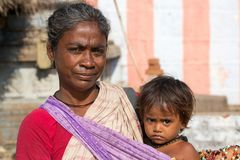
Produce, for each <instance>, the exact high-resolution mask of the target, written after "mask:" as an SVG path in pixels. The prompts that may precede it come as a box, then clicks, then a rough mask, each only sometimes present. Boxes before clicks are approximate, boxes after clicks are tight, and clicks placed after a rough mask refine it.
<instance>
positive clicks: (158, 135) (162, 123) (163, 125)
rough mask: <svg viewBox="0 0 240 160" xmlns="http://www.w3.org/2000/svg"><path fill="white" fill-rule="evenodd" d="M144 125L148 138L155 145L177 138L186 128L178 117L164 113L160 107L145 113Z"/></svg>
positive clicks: (167, 112)
mask: <svg viewBox="0 0 240 160" xmlns="http://www.w3.org/2000/svg"><path fill="white" fill-rule="evenodd" d="M143 125H144V130H145V133H146V135H147V137H148V138H149V139H150V140H151V141H152V142H153V143H155V144H164V143H166V142H168V141H170V140H172V139H174V138H176V137H177V136H178V134H179V132H180V130H181V129H183V128H184V126H183V125H182V123H181V122H180V119H179V116H178V115H176V114H173V113H172V112H169V111H164V112H163V111H161V110H160V107H159V106H152V107H151V108H150V110H149V111H148V112H145V113H144V115H143Z"/></svg>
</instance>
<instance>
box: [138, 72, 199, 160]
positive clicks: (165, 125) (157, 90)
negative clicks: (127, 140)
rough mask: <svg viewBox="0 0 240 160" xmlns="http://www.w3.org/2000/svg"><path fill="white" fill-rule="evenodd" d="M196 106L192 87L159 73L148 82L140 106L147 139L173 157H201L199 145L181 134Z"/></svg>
mask: <svg viewBox="0 0 240 160" xmlns="http://www.w3.org/2000/svg"><path fill="white" fill-rule="evenodd" d="M194 105H195V98H194V95H193V92H192V91H191V89H190V88H189V87H188V86H187V85H186V84H185V83H184V82H182V81H180V80H177V79H174V78H173V77H170V76H159V77H156V78H154V79H152V80H151V81H150V82H148V83H146V84H145V85H144V86H143V87H142V88H141V92H140V95H139V100H138V106H139V112H140V119H141V123H142V125H143V131H144V135H145V137H144V142H145V143H147V144H149V145H151V146H152V147H154V148H156V149H157V150H158V151H161V152H163V153H165V154H167V155H169V156H170V157H173V159H174V158H175V159H177V160H182V159H184V160H199V159H200V157H199V154H198V152H197V151H196V150H195V148H194V147H193V146H192V144H190V143H189V142H187V139H186V137H184V136H182V135H181V132H182V131H183V129H184V128H186V127H187V124H188V121H189V120H190V118H191V116H192V112H193V106H194Z"/></svg>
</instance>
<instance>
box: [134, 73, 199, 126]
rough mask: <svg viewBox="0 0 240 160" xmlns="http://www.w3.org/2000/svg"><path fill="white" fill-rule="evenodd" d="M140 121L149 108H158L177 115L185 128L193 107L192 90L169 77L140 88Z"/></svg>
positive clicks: (155, 80) (160, 77)
mask: <svg viewBox="0 0 240 160" xmlns="http://www.w3.org/2000/svg"><path fill="white" fill-rule="evenodd" d="M138 106H139V112H140V117H141V119H142V118H143V115H144V113H145V112H148V111H149V110H150V109H151V107H153V106H159V107H160V109H161V110H162V111H166V110H168V111H170V112H172V113H174V114H177V115H179V119H180V120H181V123H182V124H183V125H185V127H187V124H188V121H189V120H190V118H191V116H192V112H193V108H194V106H195V97H194V94H193V92H192V90H191V89H190V88H189V87H188V86H187V85H186V84H185V83H184V82H182V81H180V80H178V79H174V78H173V77H171V76H166V75H163V76H158V77H156V78H154V79H152V80H151V81H149V82H148V83H146V84H145V85H143V86H142V88H141V91H140V96H139V99H138Z"/></svg>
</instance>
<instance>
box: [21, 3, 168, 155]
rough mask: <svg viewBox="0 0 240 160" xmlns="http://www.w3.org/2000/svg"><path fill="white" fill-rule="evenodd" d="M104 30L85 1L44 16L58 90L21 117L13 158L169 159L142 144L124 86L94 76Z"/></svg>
mask: <svg viewBox="0 0 240 160" xmlns="http://www.w3.org/2000/svg"><path fill="white" fill-rule="evenodd" d="M109 31H110V25H109V23H108V21H107V19H106V18H105V17H104V16H103V15H102V13H101V12H100V11H99V10H98V9H95V8H93V7H91V6H89V5H87V4H85V3H77V4H71V5H67V6H64V7H62V8H59V9H58V10H56V11H55V12H54V13H53V14H52V15H51V16H50V17H49V19H48V44H47V52H48V56H49V58H50V60H51V61H52V63H53V65H54V66H55V68H56V70H57V73H58V76H59V82H60V83H59V84H60V85H59V90H57V91H56V92H55V93H54V95H53V96H50V97H49V98H48V99H47V101H46V102H45V103H44V104H43V105H41V106H40V107H39V108H37V109H35V110H34V111H32V112H31V113H30V114H29V115H27V117H26V118H25V119H24V120H23V122H22V124H21V127H20V129H19V134H18V141H17V152H16V159H44V160H47V159H169V157H168V156H167V155H164V154H162V153H159V152H157V151H155V150H154V149H152V148H150V147H148V146H146V145H143V144H142V137H141V130H140V128H139V122H138V119H137V116H136V114H135V112H134V109H133V106H132V105H131V103H130V101H129V99H128V98H127V95H126V93H125V92H124V90H123V89H122V88H121V87H118V86H116V85H110V84H107V83H104V82H100V81H97V80H98V78H99V77H100V76H101V74H102V72H103V69H104V66H105V64H106V50H107V40H108V34H109ZM133 140H134V141H133Z"/></svg>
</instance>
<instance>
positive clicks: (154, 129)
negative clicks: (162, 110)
mask: <svg viewBox="0 0 240 160" xmlns="http://www.w3.org/2000/svg"><path fill="white" fill-rule="evenodd" d="M153 131H154V132H162V129H161V124H159V123H157V124H155V126H154V128H153Z"/></svg>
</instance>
